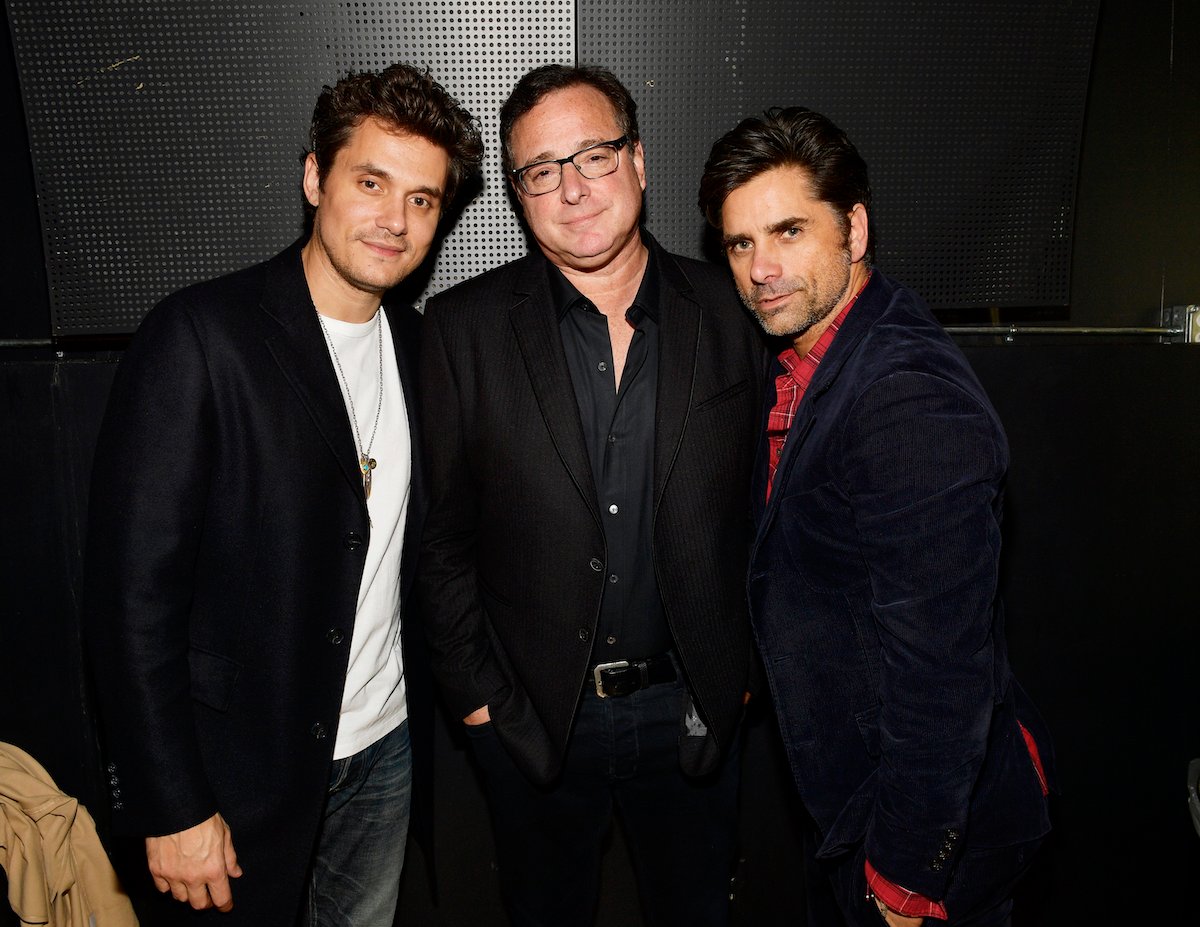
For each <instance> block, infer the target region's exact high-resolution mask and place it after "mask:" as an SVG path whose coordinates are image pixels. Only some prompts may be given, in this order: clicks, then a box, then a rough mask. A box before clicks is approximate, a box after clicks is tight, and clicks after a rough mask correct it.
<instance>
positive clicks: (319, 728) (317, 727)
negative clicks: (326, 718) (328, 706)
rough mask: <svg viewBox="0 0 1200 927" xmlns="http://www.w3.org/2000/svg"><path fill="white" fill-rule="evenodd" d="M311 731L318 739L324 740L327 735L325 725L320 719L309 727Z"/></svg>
mask: <svg viewBox="0 0 1200 927" xmlns="http://www.w3.org/2000/svg"><path fill="white" fill-rule="evenodd" d="M309 733H310V734H312V735H313V737H315V738H316V739H317V740H324V739H325V737H326V736H327V735H326V732H325V725H324V724H322V723H321V722H320V721H318V722H317V723H316V724H314V725H313V726H312V727H311V728H310V729H309Z"/></svg>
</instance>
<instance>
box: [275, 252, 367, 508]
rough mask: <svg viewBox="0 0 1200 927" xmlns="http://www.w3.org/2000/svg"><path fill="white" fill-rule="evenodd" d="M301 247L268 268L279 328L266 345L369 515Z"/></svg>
mask: <svg viewBox="0 0 1200 927" xmlns="http://www.w3.org/2000/svg"><path fill="white" fill-rule="evenodd" d="M300 247H301V246H300V243H297V244H295V245H293V246H292V247H291V248H289V249H288V250H287V251H284V252H283V253H282V254H281V255H279V256H278V257H277V258H275V259H274V260H273V261H271V262H270V264H269V265H268V268H267V283H266V286H265V287H264V289H263V295H262V301H261V306H262V310H263V311H264V312H265V313H266V314H267V315H269V316H270V317H271V318H272V319H274V320H275V322H276V323H277V324H278V328H277V329H276V334H273V335H269V336H268V337H267V338H266V343H267V347H268V349H269V350H270V351H271V354H272V355H273V356H274V357H275V361H276V363H277V364H279V368H280V370H281V371H282V372H283V375H284V377H285V378H286V379H287V381H288V383H289V384H290V385H291V387H292V389H293V390H294V391H295V393H296V395H297V396H299V398H300V401H301V403H302V404H303V405H304V408H305V409H306V410H307V412H308V414H309V415H310V416H311V417H312V420H313V422H314V424H315V425H316V426H317V430H318V431H319V432H320V433H321V436H322V437H323V438H324V439H325V443H326V445H327V446H328V448H329V451H330V453H331V454H333V455H334V457H335V459H336V460H337V462H338V466H339V467H340V469H341V471H342V473H343V475H344V476H345V477H346V481H347V483H348V484H349V486H350V488H351V489H352V490H354V492H355V494H356V495H357V496H358V498H359V500H360V501H361V503H362V506H363V509H364V511H365V509H366V505H367V499H366V495H365V493H364V492H363V487H362V477H361V475H360V473H359V470H358V466H357V462H356V461H357V459H358V450H357V448H356V447H355V444H354V435H353V433H352V432H351V430H350V420H349V419H348V418H347V416H346V405H345V400H343V399H342V390H341V387H340V385H339V384H338V380H337V373H336V372H335V371H334V369H333V363H332V362H331V361H330V359H329V349H328V348H327V347H326V345H325V336H324V335H323V334H322V332H321V326H320V323H319V322H318V321H317V313H316V310H315V309H314V308H313V304H312V297H311V295H310V294H309V292H308V283H307V282H306V281H305V279H304V268H303V265H302V264H301V263H300Z"/></svg>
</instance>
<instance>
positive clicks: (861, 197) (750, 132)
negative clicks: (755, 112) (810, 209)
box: [699, 106, 875, 264]
mask: <svg viewBox="0 0 1200 927" xmlns="http://www.w3.org/2000/svg"><path fill="white" fill-rule="evenodd" d="M777 167H799V168H801V169H802V170H803V171H804V172H805V173H806V174H807V175H808V178H809V181H810V182H811V184H812V192H813V195H814V196H816V198H817V199H819V200H821V201H822V202H825V203H828V204H829V205H830V206H831V207H832V208H833V210H834V212H836V213H837V214H838V217H839V220H840V222H841V225H842V232H843V234H848V233H849V229H850V219H849V215H850V211H851V210H852V209H853V208H854V204H855V203H862V204H863V207H864V208H865V209H866V210H867V222H868V232H867V253H866V262H867V263H868V264H871V263H872V262H874V260H875V232H874V229H873V228H872V227H871V225H870V222H871V182H870V180H869V179H868V177H867V164H866V162H865V161H864V160H863V159H862V156H861V155H859V153H858V149H857V148H855V147H854V144H853V143H852V142H851V141H850V139H849V138H848V137H847V136H846V133H845V132H843V131H842V130H841V129H839V128H838V127H837V126H836V125H834V124H833V123H832V122H831V121H830V120H829V119H828V118H827V117H825V116H822V115H821V114H820V113H816V112H813V111H812V110H811V109H805V108H804V107H803V106H788V107H773V108H772V109H769V110H767V111H766V112H765V113H764V114H763V115H762V116H751V117H749V118H748V119H743V120H742V121H741V122H739V123H738V124H737V125H736V126H734V128H732V129H731V130H730V131H729V132H727V133H725V135H723V136H721V138H719V139H717V142H716V144H714V145H713V147H712V151H711V152H710V153H709V156H708V161H707V163H705V165H704V176H703V177H702V178H701V179H700V195H699V206H700V211H701V212H702V213H704V218H705V219H707V220H708V222H709V224H710V225H712V226H713V227H714V228H717V229H720V228H721V208H722V206H724V204H725V200H726V198H727V197H728V196H729V194H730V193H732V192H733V191H734V190H736V189H737V188H738V187H740V186H742V184H744V183H747V182H748V181H750V180H753V179H754V178H755V177H757V176H758V175H759V174H762V173H765V172H766V171H769V170H771V169H773V168H777Z"/></svg>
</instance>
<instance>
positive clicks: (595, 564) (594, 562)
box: [588, 557, 604, 573]
mask: <svg viewBox="0 0 1200 927" xmlns="http://www.w3.org/2000/svg"><path fill="white" fill-rule="evenodd" d="M588 565H589V566H591V568H592V569H593V570H595V571H596V572H597V573H599V572H600V571H601V570H603V569H604V564H603V562H601V560H600V558H599V557H593V558H592V559H591V560H590V561H589V564H588Z"/></svg>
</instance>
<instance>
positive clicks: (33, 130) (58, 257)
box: [8, 0, 575, 335]
mask: <svg viewBox="0 0 1200 927" xmlns="http://www.w3.org/2000/svg"><path fill="white" fill-rule="evenodd" d="M8 7H9V17H10V22H11V27H12V33H13V43H14V47H15V50H16V55H17V64H18V69H19V71H20V77H21V87H22V94H23V96H24V99H25V106H26V113H27V119H28V122H29V128H30V145H31V149H32V155H33V161H34V169H35V173H36V176H37V185H38V197H39V203H40V209H41V213H42V224H43V234H44V236H45V244H46V254H47V263H48V273H49V278H50V290H51V306H52V312H53V317H54V318H53V330H54V333H55V334H56V335H81V334H93V333H112V332H125V331H131V330H132V329H133V328H135V327H136V326H137V323H138V322H139V321H140V320H141V317H142V316H143V315H144V314H145V313H146V312H147V311H148V310H149V309H150V307H151V306H152V305H153V304H154V303H155V302H156V301H157V300H158V299H160V298H161V297H162V296H164V295H165V294H166V293H168V292H170V291H172V290H174V289H177V288H178V287H180V286H183V285H185V284H187V283H191V282H194V281H197V280H201V279H205V278H208V277H213V276H216V275H218V274H221V273H224V272H226V271H229V270H233V269H235V268H238V267H242V266H245V265H247V264H250V263H253V262H254V261H258V260H261V259H263V258H265V257H267V256H269V255H270V254H272V253H274V252H275V251H277V250H279V249H280V248H281V247H283V246H284V245H285V244H287V243H288V242H290V241H291V240H293V239H294V238H295V237H297V236H298V235H299V234H300V233H301V231H302V215H303V212H302V206H301V203H302V199H301V193H300V176H301V170H300V163H301V155H302V153H303V151H304V147H305V143H306V135H307V131H308V124H309V120H310V117H311V114H312V107H313V104H314V102H315V101H316V98H317V95H318V94H319V93H320V90H321V87H322V86H323V85H324V84H326V83H331V82H333V81H334V80H336V78H337V77H338V76H340V75H341V74H343V73H345V72H346V71H347V70H362V69H370V70H378V69H380V68H383V67H386V66H387V65H389V64H391V63H393V62H395V61H408V62H410V63H412V64H416V65H421V66H428V67H429V68H430V69H431V70H432V71H433V73H434V75H435V76H436V77H437V78H438V79H439V80H440V81H441V82H442V84H443V85H444V86H445V87H446V88H447V89H448V90H449V91H450V92H451V93H452V94H454V95H455V96H456V97H457V98H458V99H459V100H460V101H461V102H462V103H463V104H464V105H465V106H466V107H467V108H468V109H469V110H470V111H471V112H472V113H474V114H475V115H476V116H478V117H479V118H480V120H481V123H482V126H483V131H484V138H485V140H486V141H487V144H488V160H487V163H486V168H485V189H484V191H483V192H482V194H481V195H480V196H479V197H478V198H477V199H476V200H475V201H474V202H473V203H472V204H471V205H470V206H469V207H468V209H467V210H466V212H465V214H464V215H463V217H462V219H461V220H460V222H459V223H458V225H457V226H456V228H455V229H454V230H453V232H452V233H451V234H450V235H449V236H448V239H447V241H446V242H445V244H444V246H443V248H442V251H441V253H440V255H439V257H438V260H437V263H436V265H435V267H434V271H433V273H432V276H431V278H430V280H429V284H428V287H427V289H426V293H430V292H434V291H437V290H440V289H443V288H445V287H446V286H448V285H450V284H452V283H455V282H457V281H459V280H461V279H463V278H465V277H468V276H472V275H473V274H476V273H478V272H480V271H482V270H484V269H486V268H488V267H492V266H494V265H496V264H499V263H501V262H503V261H505V260H508V259H510V258H512V257H515V256H517V255H520V254H522V253H524V251H525V241H524V237H523V236H522V234H521V232H520V228H519V225H518V222H517V220H516V218H515V217H514V216H513V215H512V211H511V209H510V208H509V206H508V203H507V201H506V198H505V193H504V189H503V184H502V183H501V178H500V173H499V158H498V154H497V150H496V145H495V137H496V120H497V113H498V110H499V106H500V103H501V102H502V101H503V99H504V97H505V96H506V95H507V94H508V92H509V91H510V90H511V88H512V86H513V84H514V83H515V82H516V81H517V79H518V78H519V77H520V76H521V74H523V73H524V72H525V71H527V70H528V69H529V68H531V67H534V66H536V65H538V64H542V63H544V62H547V61H571V60H572V59H573V57H574V51H575V34H574V15H573V13H574V8H573V5H572V4H571V3H570V2H566V0H524V2H521V0H517V2H488V0H357V2H342V3H330V2H326V3H320V2H293V3H277V2H244V0H242V2H228V0H205V2H203V3H196V2H183V0H166V2H157V3H146V2H143V0H108V2H95V0H9V2H8Z"/></svg>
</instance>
